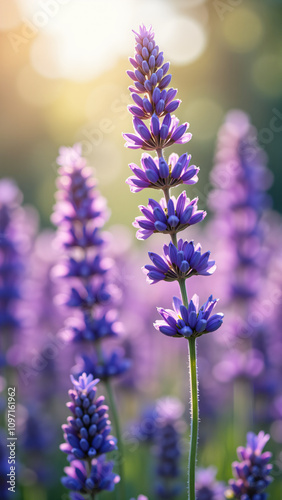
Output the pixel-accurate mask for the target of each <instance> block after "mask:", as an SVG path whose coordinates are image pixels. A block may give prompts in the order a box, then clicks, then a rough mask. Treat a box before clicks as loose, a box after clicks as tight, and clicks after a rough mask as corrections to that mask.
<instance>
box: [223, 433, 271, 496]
mask: <svg viewBox="0 0 282 500" xmlns="http://www.w3.org/2000/svg"><path fill="white" fill-rule="evenodd" d="M268 440H269V435H268V434H265V433H264V432H263V431H260V432H259V433H258V435H256V434H254V433H253V432H249V433H248V434H247V446H246V448H244V447H243V446H240V447H239V448H237V454H238V458H239V460H240V462H233V464H232V466H233V473H234V476H235V478H236V479H235V480H234V479H231V480H230V481H229V484H230V486H231V489H230V490H228V491H227V492H226V498H228V499H238V500H266V499H267V497H268V495H267V494H266V493H265V492H264V490H265V489H266V488H267V486H268V485H269V484H270V483H271V481H272V478H271V476H270V475H269V474H270V471H271V469H272V465H271V464H270V463H269V461H270V459H271V456H272V453H270V452H268V451H265V452H262V450H263V448H264V446H265V444H266V443H267V442H268Z"/></svg>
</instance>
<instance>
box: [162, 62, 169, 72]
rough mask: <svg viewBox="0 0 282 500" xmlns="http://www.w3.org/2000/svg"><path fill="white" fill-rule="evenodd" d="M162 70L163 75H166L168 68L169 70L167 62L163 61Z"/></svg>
mask: <svg viewBox="0 0 282 500" xmlns="http://www.w3.org/2000/svg"><path fill="white" fill-rule="evenodd" d="M162 70H163V75H166V74H167V72H168V70H169V62H167V63H165V64H164V65H163V66H162Z"/></svg>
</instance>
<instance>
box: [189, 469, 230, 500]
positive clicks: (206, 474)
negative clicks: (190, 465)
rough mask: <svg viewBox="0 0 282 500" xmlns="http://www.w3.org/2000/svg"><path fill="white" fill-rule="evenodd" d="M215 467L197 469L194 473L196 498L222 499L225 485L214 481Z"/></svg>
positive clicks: (205, 499) (204, 499)
mask: <svg viewBox="0 0 282 500" xmlns="http://www.w3.org/2000/svg"><path fill="white" fill-rule="evenodd" d="M216 473H217V470H216V468H215V467H208V468H207V469H198V470H197V473H196V498H197V500H224V498H225V497H224V491H225V489H226V487H225V485H224V484H223V483H221V482H218V481H216Z"/></svg>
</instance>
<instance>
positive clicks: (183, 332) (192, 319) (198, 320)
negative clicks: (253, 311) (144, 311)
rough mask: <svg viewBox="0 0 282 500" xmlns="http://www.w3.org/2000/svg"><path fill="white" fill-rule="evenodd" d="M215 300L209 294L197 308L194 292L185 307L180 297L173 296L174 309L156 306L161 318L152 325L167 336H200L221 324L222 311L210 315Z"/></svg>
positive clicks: (197, 302)
mask: <svg viewBox="0 0 282 500" xmlns="http://www.w3.org/2000/svg"><path fill="white" fill-rule="evenodd" d="M217 301H218V300H217V299H213V298H212V295H211V296H210V297H209V298H208V300H207V302H206V303H205V304H204V305H203V306H201V307H200V309H199V297H198V295H196V294H195V295H194V296H193V297H192V299H191V300H190V302H189V306H188V308H187V307H185V306H184V305H183V304H182V302H181V300H180V299H178V298H177V297H174V298H173V308H174V311H172V310H171V309H163V308H161V307H160V308H158V309H157V310H158V312H159V313H160V315H161V316H162V318H163V320H159V321H156V322H155V323H154V327H155V328H156V329H157V330H159V331H160V332H161V333H164V334H165V335H168V336H169V337H185V338H189V337H192V336H193V337H200V336H201V335H203V334H205V333H210V332H214V331H215V330H218V328H219V327H220V326H221V325H222V321H223V316H224V315H223V314H222V313H217V314H213V315H212V316H210V315H211V312H212V310H213V308H214V307H215V305H216V303H217Z"/></svg>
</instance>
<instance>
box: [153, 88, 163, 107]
mask: <svg viewBox="0 0 282 500" xmlns="http://www.w3.org/2000/svg"><path fill="white" fill-rule="evenodd" d="M160 95H161V91H160V89H159V88H158V87H156V88H155V89H154V90H153V95H152V97H153V101H154V103H155V104H157V103H158V102H159V100H160Z"/></svg>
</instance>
